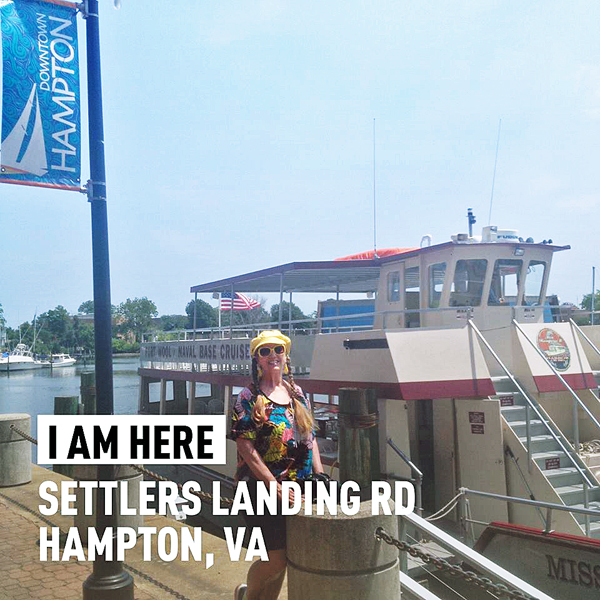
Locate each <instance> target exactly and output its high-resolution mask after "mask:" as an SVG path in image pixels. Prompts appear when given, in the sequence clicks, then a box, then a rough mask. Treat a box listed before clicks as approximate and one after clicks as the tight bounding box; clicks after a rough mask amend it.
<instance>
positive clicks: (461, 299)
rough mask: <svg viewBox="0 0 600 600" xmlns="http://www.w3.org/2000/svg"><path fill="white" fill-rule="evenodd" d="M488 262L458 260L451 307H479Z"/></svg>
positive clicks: (451, 294) (453, 281)
mask: <svg viewBox="0 0 600 600" xmlns="http://www.w3.org/2000/svg"><path fill="white" fill-rule="evenodd" d="M486 270H487V260H484V259H477V260H458V261H456V268H455V269H454V279H453V280H452V289H451V293H450V306H479V305H480V304H481V295H482V293H483V282H484V281H485V272H486Z"/></svg>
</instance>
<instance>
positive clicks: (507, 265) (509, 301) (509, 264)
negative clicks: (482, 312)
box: [488, 258, 523, 306]
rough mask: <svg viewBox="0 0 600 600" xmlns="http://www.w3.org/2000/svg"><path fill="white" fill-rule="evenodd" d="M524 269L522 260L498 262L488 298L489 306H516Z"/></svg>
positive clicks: (495, 265)
mask: <svg viewBox="0 0 600 600" xmlns="http://www.w3.org/2000/svg"><path fill="white" fill-rule="evenodd" d="M522 267H523V261H522V260H517V259H513V258H511V259H500V260H497V261H496V263H495V264H494V273H493V275H492V283H491V285H490V294H489V296H488V305H489V306H503V305H505V304H506V305H511V306H514V305H515V304H516V302H517V296H518V294H519V283H520V281H521V269H522Z"/></svg>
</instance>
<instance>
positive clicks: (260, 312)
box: [217, 296, 271, 327]
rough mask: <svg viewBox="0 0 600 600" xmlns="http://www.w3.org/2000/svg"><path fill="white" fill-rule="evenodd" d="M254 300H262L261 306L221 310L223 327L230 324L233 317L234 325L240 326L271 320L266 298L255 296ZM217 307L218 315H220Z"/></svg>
mask: <svg viewBox="0 0 600 600" xmlns="http://www.w3.org/2000/svg"><path fill="white" fill-rule="evenodd" d="M254 300H257V301H258V302H260V306H259V307H257V308H253V309H252V310H238V311H233V313H232V311H230V310H223V311H221V324H222V325H223V327H228V326H229V319H231V318H232V317H233V326H234V327H236V326H237V327H239V326H243V325H250V326H252V325H257V324H259V323H268V322H269V321H270V320H271V317H270V316H269V313H268V312H267V311H266V310H265V309H264V305H265V303H266V301H267V300H266V298H258V297H256V296H254ZM218 314H219V313H218V309H217V316H218Z"/></svg>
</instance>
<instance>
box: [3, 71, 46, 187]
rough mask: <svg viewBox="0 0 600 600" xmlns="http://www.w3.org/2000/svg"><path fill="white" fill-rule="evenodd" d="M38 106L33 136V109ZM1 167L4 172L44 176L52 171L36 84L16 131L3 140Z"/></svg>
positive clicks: (13, 129) (16, 125)
mask: <svg viewBox="0 0 600 600" xmlns="http://www.w3.org/2000/svg"><path fill="white" fill-rule="evenodd" d="M34 108H35V122H34V124H33V131H32V132H31V135H29V136H28V135H27V130H28V126H29V122H30V119H31V111H32V109H34ZM0 168H1V171H2V173H5V174H6V173H10V174H14V175H17V174H24V173H31V174H33V175H37V176H38V177H41V176H43V175H45V174H46V173H47V171H48V161H47V159H46V145H45V143H44V131H43V129H42V117H41V114H40V104H39V101H38V95H37V84H35V83H34V84H33V87H32V88H31V93H30V94H29V99H28V100H27V103H26V104H25V107H24V108H23V112H22V113H21V116H20V117H19V120H18V121H17V122H16V124H15V126H14V127H13V128H12V131H11V132H10V133H9V134H8V135H7V136H6V138H5V139H4V140H3V141H2V146H1V147H0Z"/></svg>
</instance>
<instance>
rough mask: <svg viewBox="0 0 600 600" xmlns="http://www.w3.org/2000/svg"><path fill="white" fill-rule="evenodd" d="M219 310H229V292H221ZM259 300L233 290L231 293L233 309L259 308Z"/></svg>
mask: <svg viewBox="0 0 600 600" xmlns="http://www.w3.org/2000/svg"><path fill="white" fill-rule="evenodd" d="M220 306H221V310H229V311H230V310H231V292H222V293H221V305H220ZM259 307H260V302H258V301H257V300H254V299H253V298H250V297H248V296H245V295H244V294H238V293H237V292H235V294H234V295H233V310H252V309H253V308H259Z"/></svg>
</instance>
